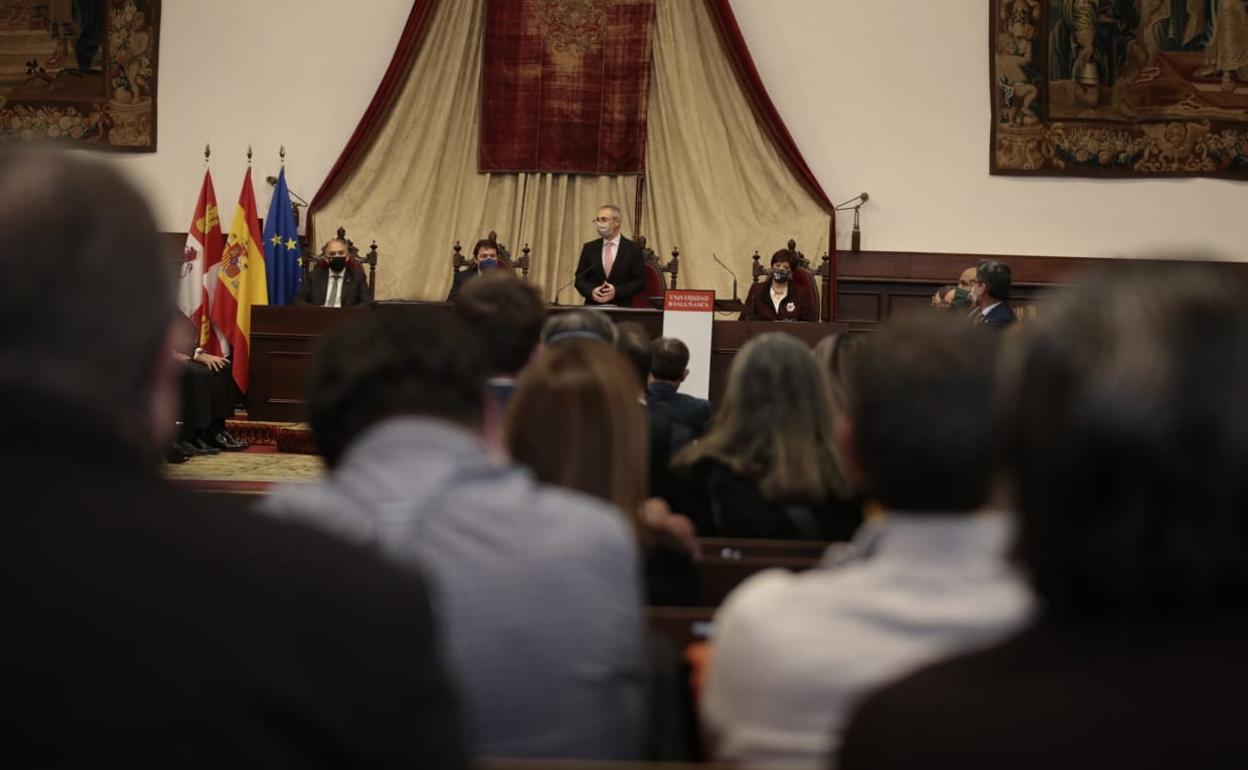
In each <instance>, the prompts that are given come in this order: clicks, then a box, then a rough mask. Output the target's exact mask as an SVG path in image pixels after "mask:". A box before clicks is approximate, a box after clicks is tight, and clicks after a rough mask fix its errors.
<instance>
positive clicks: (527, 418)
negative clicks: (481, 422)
mask: <svg viewBox="0 0 1248 770" xmlns="http://www.w3.org/2000/svg"><path fill="white" fill-rule="evenodd" d="M504 434H505V440H506V445H507V451H508V453H509V454H510V455H511V457H512V458H513V459H514V460H515V461H516V462H518V463H521V464H524V465H527V466H529V467H530V468H531V469H533V472H534V473H535V474H536V475H537V478H538V479H539V480H540V481H544V482H546V483H548V484H557V485H559V486H562V487H567V488H569V489H575V490H578V491H580V492H585V493H586V494H589V495H593V496H594V497H597V498H600V499H602V500H607V501H609V502H613V503H615V504H616V506H618V507H619V509H620V510H621V511H623V512H624V514H625V515H626V516H628V517H629V520H630V521H631V523H632V525H633V529H634V530H635V531H636V533H637V538H638V541H639V543H640V546H641V549H642V551H643V553H644V557H645V564H644V568H645V575H646V589H647V590H646V593H647V603H648V604H651V605H689V604H694V603H696V599H697V578H696V573H695V571H694V569H693V557H694V555H695V553H696V551H697V540H696V538H695V535H694V528H693V524H692V523H691V522H690V521H689V520H688V519H687V518H685V517H684V516H679V515H676V514H673V513H672V512H671V511H670V510H669V509H668V507H667V504H666V503H664V502H663V501H662V500H660V499H657V498H651V499H647V495H648V490H649V488H650V469H649V462H648V458H649V454H650V445H649V442H650V430H649V420H648V413H647V410H646V407H645V405H644V404H643V403H642V401H641V388H640V385H639V384H638V381H637V374H636V372H635V371H634V370H633V367H632V364H630V363H629V362H628V359H626V358H625V357H624V355H623V354H622V353H620V352H619V351H617V350H615V349H614V348H612V347H611V346H610V345H608V344H607V343H605V342H599V341H597V340H593V339H577V340H571V341H567V342H561V343H560V344H558V345H555V346H551V347H549V348H547V349H546V350H545V351H544V352H543V353H542V354H541V355H540V356H539V357H538V359H537V361H535V362H534V363H532V364H530V365H529V366H528V367H527V368H526V369H525V371H524V374H522V375H521V376H520V379H519V381H518V383H517V386H516V392H515V394H514V395H513V396H512V398H511V402H510V403H509V404H508V409H507V419H506V426H505V428H504Z"/></svg>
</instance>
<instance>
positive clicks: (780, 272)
mask: <svg viewBox="0 0 1248 770" xmlns="http://www.w3.org/2000/svg"><path fill="white" fill-rule="evenodd" d="M789 275H790V273H789V271H788V270H785V269H783V268H779V267H778V268H776V269H775V270H772V271H771V280H773V281H775V282H776V283H784V282H785V281H788V280H789Z"/></svg>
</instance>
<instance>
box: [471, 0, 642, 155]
mask: <svg viewBox="0 0 1248 770" xmlns="http://www.w3.org/2000/svg"><path fill="white" fill-rule="evenodd" d="M653 37H654V0H611V2H606V3H564V2H554V1H553V0H488V2H487V3H486V15H485V51H486V55H485V61H484V63H483V67H482V78H481V102H482V109H481V141H480V155H479V164H480V166H479V167H480V170H481V171H482V172H483V173H484V172H498V173H514V172H552V173H563V174H636V173H640V172H641V171H642V169H643V168H644V167H645V160H646V108H647V105H648V103H649V95H650V57H651V47H652V44H653Z"/></svg>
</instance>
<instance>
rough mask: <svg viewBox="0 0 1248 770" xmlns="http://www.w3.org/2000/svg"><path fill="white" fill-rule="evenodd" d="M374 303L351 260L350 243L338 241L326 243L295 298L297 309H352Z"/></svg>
mask: <svg viewBox="0 0 1248 770" xmlns="http://www.w3.org/2000/svg"><path fill="white" fill-rule="evenodd" d="M372 301H373V295H372V292H370V291H369V290H368V281H367V280H365V278H364V271H363V270H361V269H360V268H359V266H357V265H356V264H355V263H354V261H353V260H352V259H351V258H350V254H349V252H348V250H347V242H346V241H342V240H339V239H337V238H333V239H331V240H329V241H326V243H325V247H324V248H323V249H321V256H320V257H319V258H318V259H317V264H316V265H314V266H313V267H312V269H311V270H309V271H308V274H307V276H306V277H305V278H304V280H303V283H301V284H299V291H298V292H297V293H296V294H295V304H296V305H322V306H324V307H351V306H353V305H367V304H368V303H369V302H372Z"/></svg>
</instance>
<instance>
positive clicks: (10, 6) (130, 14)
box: [0, 0, 160, 152]
mask: <svg viewBox="0 0 1248 770" xmlns="http://www.w3.org/2000/svg"><path fill="white" fill-rule="evenodd" d="M159 31H160V0H0V139H3V140H7V141H36V140H42V141H48V140H55V141H62V142H68V143H72V144H74V145H75V146H80V147H87V148H97V149H111V150H129V151H137V152H155V150H156V63H157V42H158V39H159Z"/></svg>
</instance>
